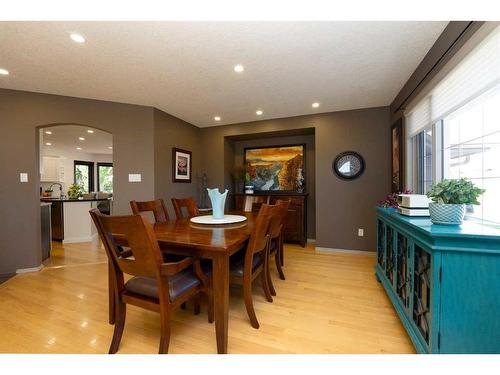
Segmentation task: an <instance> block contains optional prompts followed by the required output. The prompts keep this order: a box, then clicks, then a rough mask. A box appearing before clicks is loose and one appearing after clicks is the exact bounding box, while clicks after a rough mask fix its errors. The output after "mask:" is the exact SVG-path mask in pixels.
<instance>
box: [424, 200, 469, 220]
mask: <svg viewBox="0 0 500 375" xmlns="http://www.w3.org/2000/svg"><path fill="white" fill-rule="evenodd" d="M429 213H430V215H431V221H432V222H433V223H434V224H444V225H460V224H462V222H463V221H464V217H465V204H443V203H435V202H430V203H429Z"/></svg>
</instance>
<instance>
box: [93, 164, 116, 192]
mask: <svg viewBox="0 0 500 375" xmlns="http://www.w3.org/2000/svg"><path fill="white" fill-rule="evenodd" d="M100 167H111V168H113V174H114V172H115V169H114V167H113V163H110V162H98V163H97V170H96V172H97V174H96V176H97V191H101V178H100V174H99V168H100ZM113 190H114V189H113Z"/></svg>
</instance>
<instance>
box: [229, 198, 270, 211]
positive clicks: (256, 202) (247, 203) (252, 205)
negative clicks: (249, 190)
mask: <svg viewBox="0 0 500 375" xmlns="http://www.w3.org/2000/svg"><path fill="white" fill-rule="evenodd" d="M268 203H269V196H259V195H252V196H251V195H245V196H244V200H243V207H241V209H242V210H243V211H245V212H259V210H260V207H261V206H262V205H263V204H268ZM237 209H240V208H237Z"/></svg>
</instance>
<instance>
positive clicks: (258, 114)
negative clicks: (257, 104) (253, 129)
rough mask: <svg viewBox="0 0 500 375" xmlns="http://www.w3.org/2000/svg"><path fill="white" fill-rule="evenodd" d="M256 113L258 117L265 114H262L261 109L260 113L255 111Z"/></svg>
mask: <svg viewBox="0 0 500 375" xmlns="http://www.w3.org/2000/svg"><path fill="white" fill-rule="evenodd" d="M255 113H256V114H257V116H260V115H262V114H263V113H264V112H262V111H261V110H260V109H259V110H258V111H255Z"/></svg>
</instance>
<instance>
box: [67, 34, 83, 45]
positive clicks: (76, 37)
mask: <svg viewBox="0 0 500 375" xmlns="http://www.w3.org/2000/svg"><path fill="white" fill-rule="evenodd" d="M69 37H70V38H71V39H72V40H73V41H74V42H77V43H85V38H84V37H83V36H82V35H80V34H77V33H71V34H69Z"/></svg>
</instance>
